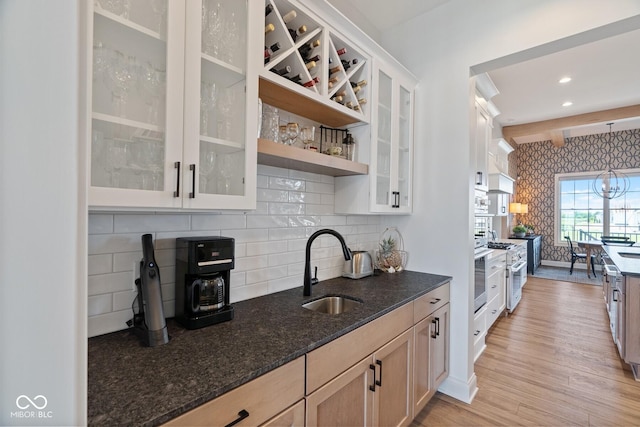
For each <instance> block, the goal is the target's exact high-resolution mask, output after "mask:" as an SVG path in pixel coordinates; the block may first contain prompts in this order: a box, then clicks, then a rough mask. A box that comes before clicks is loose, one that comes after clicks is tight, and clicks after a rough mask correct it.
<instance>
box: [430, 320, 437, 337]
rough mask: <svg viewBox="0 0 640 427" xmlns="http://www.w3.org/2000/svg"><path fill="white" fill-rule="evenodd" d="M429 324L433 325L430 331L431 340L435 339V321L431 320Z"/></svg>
mask: <svg viewBox="0 0 640 427" xmlns="http://www.w3.org/2000/svg"><path fill="white" fill-rule="evenodd" d="M431 324H432V325H433V330H432V331H431V338H435V337H436V320H435V319H433V320H432V321H431Z"/></svg>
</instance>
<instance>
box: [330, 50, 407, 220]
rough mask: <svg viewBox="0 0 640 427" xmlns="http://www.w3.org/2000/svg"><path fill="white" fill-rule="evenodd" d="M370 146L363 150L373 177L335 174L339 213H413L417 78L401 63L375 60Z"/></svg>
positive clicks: (370, 174)
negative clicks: (403, 67)
mask: <svg viewBox="0 0 640 427" xmlns="http://www.w3.org/2000/svg"><path fill="white" fill-rule="evenodd" d="M372 86H373V91H372V92H373V93H372V102H371V105H372V116H371V129H370V132H371V145H370V147H365V149H364V150H361V151H360V152H359V154H358V160H359V161H361V162H363V163H368V164H369V176H349V177H339V178H336V183H335V188H336V194H335V211H336V213H347V214H367V213H386V214H409V213H411V212H412V208H413V207H412V187H413V186H412V176H413V109H414V96H415V86H416V82H415V80H414V79H413V77H411V76H410V75H409V74H408V73H406V72H404V71H403V70H402V69H401V68H400V67H397V66H390V65H387V64H386V63H385V62H383V61H381V60H376V61H375V67H374V72H373V84H372Z"/></svg>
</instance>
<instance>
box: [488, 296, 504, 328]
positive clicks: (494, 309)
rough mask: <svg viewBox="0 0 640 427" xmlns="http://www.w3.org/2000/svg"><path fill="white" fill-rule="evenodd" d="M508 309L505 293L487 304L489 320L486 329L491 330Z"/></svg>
mask: <svg viewBox="0 0 640 427" xmlns="http://www.w3.org/2000/svg"><path fill="white" fill-rule="evenodd" d="M505 307H506V303H505V299H504V293H500V294H498V295H496V296H495V297H494V298H493V299H492V300H490V301H489V304H487V315H486V316H487V320H486V325H487V327H486V329H487V330H488V329H489V328H491V326H492V325H493V323H494V322H495V321H496V320H497V319H498V317H499V316H500V313H502V310H504V308H505Z"/></svg>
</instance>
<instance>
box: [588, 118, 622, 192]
mask: <svg viewBox="0 0 640 427" xmlns="http://www.w3.org/2000/svg"><path fill="white" fill-rule="evenodd" d="M607 125H608V126H609V152H608V153H607V154H608V159H607V161H608V165H609V168H608V169H607V170H606V171H604V172H600V173H599V174H598V176H596V178H595V179H594V181H593V191H594V193H596V194H597V195H598V196H599V197H602V198H603V199H615V198H616V197H620V196H622V195H623V194H625V193H626V192H627V190H629V186H630V182H629V177H628V176H627V175H625V174H624V173H623V172H619V171H618V172H616V171H614V170H613V169H612V168H611V145H612V144H611V139H612V136H611V125H613V123H607Z"/></svg>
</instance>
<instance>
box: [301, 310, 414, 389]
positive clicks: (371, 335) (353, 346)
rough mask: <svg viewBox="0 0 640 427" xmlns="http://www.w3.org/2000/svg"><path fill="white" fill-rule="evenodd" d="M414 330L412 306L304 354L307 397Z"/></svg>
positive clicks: (389, 314)
mask: <svg viewBox="0 0 640 427" xmlns="http://www.w3.org/2000/svg"><path fill="white" fill-rule="evenodd" d="M412 326H413V304H412V303H409V304H405V305H403V306H402V307H400V308H398V309H396V310H394V311H392V312H391V313H387V314H385V315H384V316H382V317H379V318H377V319H375V320H373V321H371V322H369V323H367V324H366V325H364V326H361V327H359V328H358V329H356V330H355V331H352V332H349V333H348V334H346V335H343V336H341V337H340V338H337V339H335V340H333V341H331V342H329V343H327V344H325V345H323V346H322V347H319V348H317V349H315V350H313V351H312V352H310V353H307V394H310V393H311V392H313V391H314V390H316V389H318V388H319V387H320V386H322V385H323V384H326V383H327V382H329V381H330V380H331V379H333V378H335V377H336V376H338V375H339V374H340V373H342V372H344V371H346V370H347V369H349V368H350V367H351V366H353V365H355V364H356V363H358V361H360V360H362V359H363V358H365V357H367V356H368V355H370V354H371V353H373V352H374V351H376V350H377V349H379V348H380V347H382V346H383V345H385V344H386V343H388V342H389V341H391V340H392V339H394V338H395V337H397V336H398V335H400V334H401V333H403V332H404V331H406V330H407V329H409V328H411V327H412Z"/></svg>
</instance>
